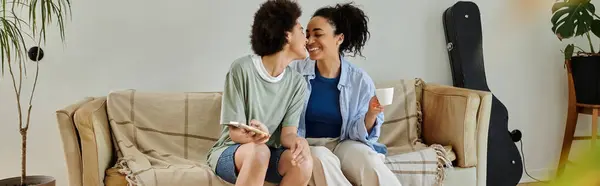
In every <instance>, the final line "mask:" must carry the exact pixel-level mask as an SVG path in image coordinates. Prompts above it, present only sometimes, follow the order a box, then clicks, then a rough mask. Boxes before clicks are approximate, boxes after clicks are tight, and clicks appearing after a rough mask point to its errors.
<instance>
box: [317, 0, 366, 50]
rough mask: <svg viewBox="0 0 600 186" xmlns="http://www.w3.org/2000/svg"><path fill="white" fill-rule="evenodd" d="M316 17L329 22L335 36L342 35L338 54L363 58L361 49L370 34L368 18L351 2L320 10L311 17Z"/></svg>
mask: <svg viewBox="0 0 600 186" xmlns="http://www.w3.org/2000/svg"><path fill="white" fill-rule="evenodd" d="M316 16H319V17H323V18H325V19H327V20H329V24H331V26H333V28H334V33H335V34H336V35H338V34H344V41H343V42H342V44H341V45H340V48H339V52H340V54H342V55H344V52H348V53H353V54H354V56H356V54H358V55H360V56H363V55H362V49H363V47H364V46H365V43H366V42H367V40H368V39H369V37H370V36H371V33H370V32H369V27H368V22H369V17H367V15H365V13H364V12H363V11H362V10H361V9H360V8H358V7H356V6H354V5H353V3H352V2H350V3H344V4H336V5H335V6H328V7H323V8H320V9H319V10H317V11H316V12H315V13H314V14H313V17H316ZM363 57H364V56H363Z"/></svg>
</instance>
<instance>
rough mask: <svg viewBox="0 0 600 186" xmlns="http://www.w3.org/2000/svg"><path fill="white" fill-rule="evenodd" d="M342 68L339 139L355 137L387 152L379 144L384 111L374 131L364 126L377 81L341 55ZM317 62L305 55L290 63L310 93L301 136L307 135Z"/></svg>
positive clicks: (383, 146)
mask: <svg viewBox="0 0 600 186" xmlns="http://www.w3.org/2000/svg"><path fill="white" fill-rule="evenodd" d="M340 61H341V63H342V64H341V71H340V80H339V83H338V86H337V88H338V89H339V90H340V111H341V115H342V131H341V135H340V141H344V140H356V141H360V142H363V143H364V144H366V145H368V146H369V147H371V148H372V149H373V150H375V151H376V152H378V153H382V154H387V148H386V147H385V145H383V144H381V143H378V142H377V140H379V135H380V134H381V125H382V123H383V117H384V116H383V113H379V115H377V119H376V120H375V124H374V125H373V129H371V132H370V133H369V132H367V128H366V127H365V114H366V113H367V110H368V109H369V101H370V100H371V97H373V96H374V95H375V84H374V83H373V80H372V79H371V77H370V76H369V75H368V74H367V73H366V72H365V71H363V70H362V69H360V68H358V67H355V66H354V65H352V64H350V63H349V62H348V61H347V60H346V59H344V58H343V57H340ZM315 65H316V62H315V61H313V60H310V59H309V58H306V59H305V60H300V61H294V62H292V63H291V64H290V67H292V69H294V70H296V71H298V72H299V73H300V74H301V75H302V76H303V77H304V79H305V80H306V83H307V91H308V92H307V94H306V99H305V100H306V101H305V103H304V109H303V112H302V115H301V116H300V125H299V127H298V135H299V136H302V137H304V136H306V130H305V129H306V123H305V117H306V106H307V105H308V99H309V98H310V93H311V85H310V80H312V79H314V78H315Z"/></svg>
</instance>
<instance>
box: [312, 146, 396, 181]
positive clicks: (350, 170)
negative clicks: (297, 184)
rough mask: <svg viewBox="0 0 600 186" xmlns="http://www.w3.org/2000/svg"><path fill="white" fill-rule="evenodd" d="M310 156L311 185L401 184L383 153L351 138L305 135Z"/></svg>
mask: <svg viewBox="0 0 600 186" xmlns="http://www.w3.org/2000/svg"><path fill="white" fill-rule="evenodd" d="M308 142H309V144H310V145H311V147H310V150H311V152H312V157H313V163H314V164H313V176H312V178H311V180H310V182H309V185H311V186H338V185H340V186H343V185H355V186H401V185H402V184H400V182H399V181H398V179H397V178H396V176H395V175H394V173H392V171H390V169H389V168H388V167H387V166H386V165H385V164H384V161H385V156H384V155H383V154H379V153H377V152H375V151H373V150H372V149H371V148H369V146H367V145H365V144H363V143H361V142H358V141H353V140H346V141H344V142H342V143H339V144H338V143H337V139H327V138H326V139H312V138H311V139H308Z"/></svg>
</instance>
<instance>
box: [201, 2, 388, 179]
mask: <svg viewBox="0 0 600 186" xmlns="http://www.w3.org/2000/svg"><path fill="white" fill-rule="evenodd" d="M300 15H301V10H300V8H299V6H298V5H297V4H296V3H295V2H292V1H290V0H269V1H267V2H265V3H263V4H262V5H261V7H260V8H259V10H258V11H257V12H256V13H255V15H254V23H253V25H252V34H251V45H252V49H253V51H254V52H255V54H256V55H249V56H244V57H242V58H239V59H237V60H236V61H234V63H233V64H232V65H231V68H230V69H229V72H228V73H227V76H226V82H225V89H224V91H223V98H222V99H223V101H222V111H221V122H220V123H221V124H222V125H223V130H222V133H221V137H220V139H219V140H218V141H217V143H216V144H215V145H214V146H213V148H211V150H210V152H209V153H208V154H209V155H208V157H207V159H208V164H209V166H210V167H211V168H212V169H213V171H214V172H215V173H216V174H217V175H218V176H219V177H220V178H222V179H223V180H225V181H227V182H229V183H233V184H236V185H238V184H244V185H263V183H264V181H265V180H266V181H268V182H272V183H279V184H280V185H307V184H308V183H309V181H310V179H311V177H312V178H313V179H318V180H313V181H314V182H315V183H316V184H321V183H322V184H326V185H351V184H354V185H400V183H399V182H398V180H397V179H396V178H395V176H394V174H393V173H392V172H391V171H390V170H389V169H388V168H387V167H386V166H385V165H384V163H383V160H384V158H383V154H385V152H386V150H385V146H383V145H381V144H379V143H377V139H378V137H379V134H380V131H379V130H380V127H381V124H382V122H383V113H382V111H383V108H381V106H379V104H378V102H377V99H376V98H375V97H374V92H375V86H374V84H373V82H372V80H371V78H370V77H369V76H368V75H367V74H366V73H365V72H364V71H362V70H361V69H359V68H357V67H355V66H353V65H352V64H350V63H349V62H348V61H347V60H346V59H345V58H344V56H345V54H344V53H346V52H348V53H354V54H357V53H358V54H361V51H362V47H363V46H364V44H365V42H366V41H367V39H368V36H369V32H368V28H367V17H366V16H365V15H364V13H363V11H362V10H360V9H358V8H356V7H354V6H353V5H351V4H342V5H337V6H335V7H325V8H321V9H319V10H318V11H317V12H315V14H314V15H313V16H312V19H311V20H310V22H309V24H308V28H307V30H306V31H307V35H306V36H305V35H304V33H303V32H302V31H303V28H302V27H301V26H300V24H299V23H298V18H299V17H300ZM307 39H308V41H307ZM306 50H308V52H309V55H310V59H307V56H306ZM303 59H304V60H303ZM292 61H295V62H294V63H293V64H290V63H291V62H292ZM294 70H295V71H294ZM230 121H234V122H241V123H249V124H250V125H251V126H254V127H256V128H258V129H260V130H262V131H264V132H267V133H269V134H270V135H268V136H263V135H260V134H255V133H253V132H251V131H247V130H244V129H240V128H236V127H233V126H226V125H227V124H228V123H229V122H230ZM309 141H310V144H311V145H312V147H309ZM340 142H341V143H340ZM329 144H332V145H331V146H328V145H329ZM322 145H323V146H322ZM325 146H328V147H329V148H327V147H325ZM313 157H314V158H316V159H315V160H314V161H315V162H316V163H314V165H317V166H318V167H316V168H317V169H318V168H320V170H321V171H324V174H325V175H326V177H325V178H317V177H315V176H313V175H312V174H311V173H312V171H313ZM340 162H341V164H340ZM324 165H327V166H324ZM326 168H333V170H323V169H326ZM315 175H317V174H315Z"/></svg>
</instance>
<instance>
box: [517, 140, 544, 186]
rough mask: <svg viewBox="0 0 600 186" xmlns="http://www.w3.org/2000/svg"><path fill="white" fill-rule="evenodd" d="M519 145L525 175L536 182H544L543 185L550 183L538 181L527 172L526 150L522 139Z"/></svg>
mask: <svg viewBox="0 0 600 186" xmlns="http://www.w3.org/2000/svg"><path fill="white" fill-rule="evenodd" d="M519 144H520V145H521V160H522V161H523V169H524V170H525V174H527V176H529V178H531V179H533V180H535V181H538V182H542V183H549V181H542V180H539V179H536V178H534V177H533V176H531V175H530V174H529V172H527V166H525V152H524V151H525V150H523V139H521V140H520V141H519Z"/></svg>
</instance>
